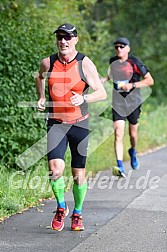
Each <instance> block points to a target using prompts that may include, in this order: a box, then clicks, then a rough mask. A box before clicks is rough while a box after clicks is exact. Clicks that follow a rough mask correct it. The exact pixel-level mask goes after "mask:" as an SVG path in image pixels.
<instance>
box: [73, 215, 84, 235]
mask: <svg viewBox="0 0 167 252" xmlns="http://www.w3.org/2000/svg"><path fill="white" fill-rule="evenodd" d="M84 229H85V228H84V225H83V224H82V216H81V214H77V213H74V214H73V215H72V216H71V230H73V231H83V230H84Z"/></svg>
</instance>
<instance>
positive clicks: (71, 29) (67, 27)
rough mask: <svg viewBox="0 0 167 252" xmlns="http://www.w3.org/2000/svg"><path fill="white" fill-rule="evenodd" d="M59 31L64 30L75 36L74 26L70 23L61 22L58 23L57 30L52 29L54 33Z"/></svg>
mask: <svg viewBox="0 0 167 252" xmlns="http://www.w3.org/2000/svg"><path fill="white" fill-rule="evenodd" d="M59 31H65V32H66V33H68V34H73V35H74V36H75V37H77V30H76V28H75V26H73V25H71V24H68V23H67V24H62V25H60V26H59V27H58V28H57V30H55V31H54V33H58V32H59Z"/></svg>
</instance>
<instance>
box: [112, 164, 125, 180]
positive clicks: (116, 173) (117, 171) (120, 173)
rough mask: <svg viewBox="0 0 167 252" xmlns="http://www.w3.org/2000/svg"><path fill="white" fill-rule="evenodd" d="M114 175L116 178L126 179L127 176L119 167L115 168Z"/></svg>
mask: <svg viewBox="0 0 167 252" xmlns="http://www.w3.org/2000/svg"><path fill="white" fill-rule="evenodd" d="M112 174H113V175H114V176H118V177H122V178H126V175H125V173H124V171H123V170H122V169H121V168H119V167H118V166H114V168H113V171H112Z"/></svg>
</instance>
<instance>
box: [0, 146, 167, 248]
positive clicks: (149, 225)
mask: <svg viewBox="0 0 167 252" xmlns="http://www.w3.org/2000/svg"><path fill="white" fill-rule="evenodd" d="M139 160H140V169H139V170H138V171H132V169H131V168H130V164H129V162H127V163H126V164H125V169H126V173H127V177H126V178H125V179H117V178H116V177H114V176H112V173H111V170H108V171H105V172H102V173H100V172H99V173H98V174H97V175H96V177H95V178H94V179H92V180H90V181H89V189H88V192H87V196H86V199H85V202H84V207H83V221H84V226H85V231H82V232H74V231H71V230H70V222H71V219H70V218H69V217H66V219H65V228H64V230H63V231H61V232H56V231H54V230H52V229H51V228H50V221H51V220H52V218H53V216H54V213H53V211H54V210H55V207H56V202H55V200H48V201H44V202H43V204H42V205H39V206H38V207H35V208H31V209H29V210H28V211H25V212H24V213H23V214H17V215H14V216H12V217H10V218H9V219H7V220H6V221H4V222H3V223H1V224H0V252H9V251H12V252H28V251H30V252H35V251H41V252H44V251H47V252H52V251H54V252H56V251H58V252H67V251H71V252H75V251H76V252H78V251H79V252H82V251H86V252H91V251H92V252H93V251H96V252H102V251H103V252H166V251H167V147H164V148H161V149H159V150H157V151H154V152H151V153H147V154H144V155H141V156H139ZM65 198H66V201H67V203H68V205H69V208H70V214H71V211H72V209H73V197H72V193H71V191H70V192H68V193H66V195H65ZM69 216H70V215H69Z"/></svg>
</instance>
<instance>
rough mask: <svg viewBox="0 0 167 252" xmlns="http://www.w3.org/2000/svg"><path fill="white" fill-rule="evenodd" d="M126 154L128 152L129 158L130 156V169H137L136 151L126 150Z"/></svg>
mask: <svg viewBox="0 0 167 252" xmlns="http://www.w3.org/2000/svg"><path fill="white" fill-rule="evenodd" d="M128 152H129V156H130V159H131V160H130V163H131V166H132V168H133V169H134V170H137V169H139V160H138V158H137V156H136V150H135V149H132V148H131V149H129V150H128Z"/></svg>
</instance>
